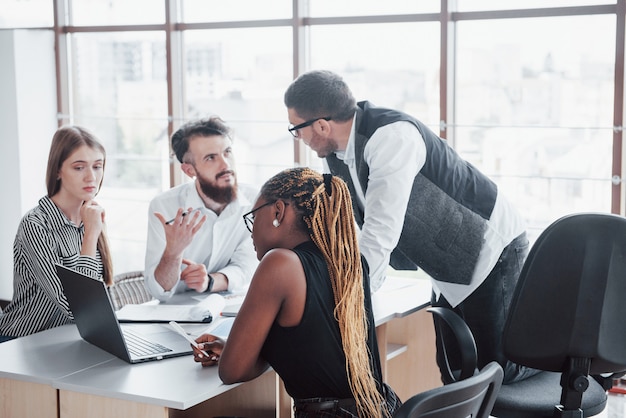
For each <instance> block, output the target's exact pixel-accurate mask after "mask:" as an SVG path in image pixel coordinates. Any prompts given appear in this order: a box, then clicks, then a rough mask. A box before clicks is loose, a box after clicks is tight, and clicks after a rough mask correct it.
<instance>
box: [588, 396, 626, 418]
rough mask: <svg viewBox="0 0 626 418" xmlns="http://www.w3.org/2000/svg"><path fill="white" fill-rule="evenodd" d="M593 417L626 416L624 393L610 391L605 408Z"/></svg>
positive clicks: (612, 417) (625, 417) (624, 417)
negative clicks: (618, 393)
mask: <svg viewBox="0 0 626 418" xmlns="http://www.w3.org/2000/svg"><path fill="white" fill-rule="evenodd" d="M593 418H626V395H617V394H613V393H610V394H609V401H608V403H607V407H606V409H605V410H604V411H602V412H601V413H599V414H598V415H594V416H593Z"/></svg>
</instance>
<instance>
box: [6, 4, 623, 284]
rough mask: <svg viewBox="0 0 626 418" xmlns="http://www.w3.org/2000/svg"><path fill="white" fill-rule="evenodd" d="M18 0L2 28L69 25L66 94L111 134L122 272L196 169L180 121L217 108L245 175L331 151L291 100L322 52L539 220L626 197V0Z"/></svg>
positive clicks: (66, 113)
mask: <svg viewBox="0 0 626 418" xmlns="http://www.w3.org/2000/svg"><path fill="white" fill-rule="evenodd" d="M5 3H8V4H4V6H5V7H4V9H5V12H4V13H2V15H1V16H0V28H44V29H43V30H49V31H52V30H53V29H54V27H53V25H54V22H55V21H56V22H58V24H59V25H60V26H61V28H59V30H58V31H57V32H56V33H58V34H59V35H58V36H57V52H58V53H57V57H58V60H59V62H58V70H59V72H58V74H57V75H58V79H59V83H58V84H59V88H58V92H59V105H58V106H59V109H54V110H53V111H54V112H55V113H58V115H59V122H60V123H76V124H81V125H85V126H86V127H88V128H90V129H91V130H93V131H94V132H95V133H96V134H97V135H98V136H99V137H100V138H101V139H102V140H103V141H104V143H105V145H106V148H107V152H108V161H107V172H106V174H105V185H104V188H103V190H102V192H101V195H100V196H99V200H100V201H101V203H102V204H103V205H105V207H106V209H107V214H108V228H109V236H110V238H111V241H112V249H113V252H114V254H113V258H114V264H115V269H116V271H118V272H121V271H126V270H134V269H142V268H143V259H144V249H145V236H146V226H147V219H146V217H147V216H150V215H149V214H148V213H147V207H148V202H149V201H150V199H151V198H152V197H153V196H154V195H155V194H157V193H160V192H161V191H163V190H165V189H167V188H169V187H171V185H173V184H177V183H180V182H182V181H186V180H187V179H186V178H185V176H184V175H183V174H182V173H181V171H180V169H179V166H178V164H177V162H176V161H175V158H172V156H171V154H170V150H169V136H170V135H171V134H172V132H173V131H174V130H175V129H177V128H178V127H179V126H180V125H181V124H182V123H184V122H186V121H188V120H190V119H195V118H199V117H206V116H210V115H219V116H220V117H222V118H223V119H224V120H225V121H226V122H227V123H228V124H229V125H230V126H231V127H232V128H233V130H234V134H235V155H236V159H237V168H238V172H239V179H240V181H242V182H247V183H252V184H255V185H257V186H259V185H260V184H261V183H263V182H264V181H265V180H266V179H267V178H268V177H269V176H271V175H272V174H274V173H276V172H277V171H278V170H280V169H283V168H286V167H290V166H293V165H311V166H313V167H315V168H321V161H320V160H319V159H318V158H317V157H316V156H315V154H312V153H309V152H308V151H307V150H306V149H303V148H302V146H301V145H298V142H294V141H293V139H292V138H291V136H290V135H289V133H288V132H287V130H286V127H287V123H288V122H287V111H286V109H285V108H284V105H283V94H284V91H285V89H286V88H287V86H288V84H289V83H290V82H291V80H293V78H294V77H295V76H297V74H299V73H301V72H304V71H306V70H308V69H313V68H326V69H330V70H333V71H336V72H338V73H340V74H341V75H343V76H344V78H345V79H346V81H347V82H348V83H349V85H350V86H351V87H352V89H353V91H354V94H355V96H356V98H357V100H370V101H372V102H374V103H375V104H378V105H381V106H388V107H394V108H397V109H400V110H404V111H406V112H408V113H411V114H412V115H414V116H415V117H417V118H418V119H420V120H421V121H422V122H424V123H425V124H427V125H429V126H430V127H431V128H432V129H433V130H434V131H435V132H440V133H441V135H442V137H444V138H445V139H446V140H448V141H449V143H450V145H451V146H453V147H454V148H455V149H456V150H457V151H458V152H459V153H460V154H461V156H463V157H464V158H466V159H467V160H468V161H469V162H471V163H472V164H474V165H475V166H477V167H478V168H479V169H480V170H481V171H483V172H484V173H485V174H487V175H489V176H490V177H491V178H492V179H493V180H494V181H495V182H496V183H497V184H498V187H499V188H500V189H501V190H502V191H503V193H504V194H506V195H507V196H508V197H509V198H510V199H511V200H513V202H514V203H515V205H516V206H517V207H518V208H519V209H520V211H521V212H522V213H523V215H524V217H525V218H526V221H527V223H528V226H529V228H530V232H531V237H532V236H536V234H537V233H538V232H539V231H541V230H542V229H543V228H545V227H546V226H547V225H548V224H549V223H550V222H552V221H553V220H554V219H556V218H557V217H559V216H561V215H563V214H566V213H571V212H579V211H599V212H611V211H613V212H623V208H622V207H621V205H620V203H621V201H622V200H623V198H622V195H623V193H622V187H621V183H620V176H621V161H622V156H621V139H622V138H621V132H622V125H623V123H622V119H623V115H622V114H621V113H622V109H623V88H622V86H623V84H624V82H623V78H624V74H623V68H624V67H623V66H624V63H623V59H624V58H623V57H624V40H623V39H618V38H617V36H616V34H618V33H624V28H623V27H622V25H623V24H624V23H623V22H624V16H620V15H619V14H618V13H619V11H620V10H624V7H625V4H626V0H616V1H613V2H611V1H601V0H576V1H571V0H567V1H566V0H549V1H544V0H533V1H530V2H529V1H520V0H512V1H506V2H502V1H501V0H472V1H455V2H447V1H445V0H444V1H442V0H425V1H421V0H420V1H415V0H386V1H380V0H346V1H334V0H297V1H294V0H273V1H272V4H271V6H269V5H268V3H267V2H262V1H259V0H232V1H227V2H224V1H217V0H161V1H156V0H80V1H75V0H58V1H56V2H52V1H49V0H6V1H5ZM53 5H56V9H54V8H53ZM453 5H454V7H452V6H453ZM54 13H58V16H56V19H55V16H54ZM294 15H295V16H294ZM442 25H443V26H442ZM59 51H60V53H59ZM63 51H65V52H63ZM614 125H615V126H614ZM46 141H49V138H46ZM46 144H47V142H46ZM42 163H43V162H42ZM616 185H618V186H616ZM616 190H617V194H616Z"/></svg>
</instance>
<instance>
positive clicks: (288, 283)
mask: <svg viewBox="0 0 626 418" xmlns="http://www.w3.org/2000/svg"><path fill="white" fill-rule="evenodd" d="M305 299H306V279H305V276H304V270H303V269H302V264H301V263H300V259H299V258H298V256H297V255H296V254H295V253H294V252H293V251H291V250H286V249H280V248H277V249H273V250H271V251H269V252H267V254H265V256H264V257H263V259H262V260H261V262H260V263H259V266H258V268H257V270H256V272H255V274H254V276H253V277H252V281H251V283H250V288H249V289H248V293H247V295H246V298H245V300H244V302H243V304H242V306H241V309H240V310H239V313H238V314H237V318H236V319H235V322H234V323H233V328H232V330H231V332H230V334H229V337H228V341H227V342H224V341H223V340H220V339H217V338H216V337H215V336H212V335H210V334H204V335H201V336H200V337H198V338H197V339H196V341H197V342H198V343H200V348H203V349H204V350H205V351H207V352H208V354H209V358H207V357H206V356H204V355H202V354H201V353H200V352H199V351H198V350H197V349H194V360H195V361H196V362H199V363H201V364H202V365H203V366H213V365H215V364H218V362H219V375H220V378H221V379H222V381H223V382H224V383H226V384H232V383H237V382H245V381H248V380H251V379H254V378H255V377H257V376H259V375H260V374H261V373H263V372H264V371H265V370H266V369H267V367H268V364H267V362H266V361H265V360H264V359H263V358H261V355H260V354H261V348H262V347H263V344H264V342H265V339H266V338H267V335H268V333H269V330H270V328H271V326H272V324H273V323H274V321H275V320H276V321H277V322H278V323H279V324H280V325H281V326H295V325H298V324H299V323H300V320H301V319H302V314H303V312H304V303H305Z"/></svg>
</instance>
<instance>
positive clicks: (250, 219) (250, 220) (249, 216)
mask: <svg viewBox="0 0 626 418" xmlns="http://www.w3.org/2000/svg"><path fill="white" fill-rule="evenodd" d="M272 203H276V202H266V203H263V204H262V205H261V206H259V207H258V208H256V209H252V210H251V211H250V212H248V213H246V214H245V215H243V222H244V223H245V224H246V228H248V231H250V232H252V226H253V225H254V212H256V211H257V210H259V209H262V208H264V207H265V206H268V205H271V204H272Z"/></svg>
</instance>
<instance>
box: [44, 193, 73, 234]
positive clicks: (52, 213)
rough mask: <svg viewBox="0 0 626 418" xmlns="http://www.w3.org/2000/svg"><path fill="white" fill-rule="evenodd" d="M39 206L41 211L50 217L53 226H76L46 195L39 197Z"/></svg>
mask: <svg viewBox="0 0 626 418" xmlns="http://www.w3.org/2000/svg"><path fill="white" fill-rule="evenodd" d="M39 207H40V209H41V211H42V212H43V213H44V214H45V215H46V216H47V217H48V218H49V219H50V222H51V224H52V226H53V227H57V228H60V227H62V226H65V225H70V226H73V227H76V225H74V223H73V222H72V221H70V220H69V219H68V217H67V216H65V214H64V213H63V211H62V210H61V209H59V207H58V206H57V205H55V204H54V202H53V201H52V199H50V197H48V196H44V197H42V198H41V199H39Z"/></svg>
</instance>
